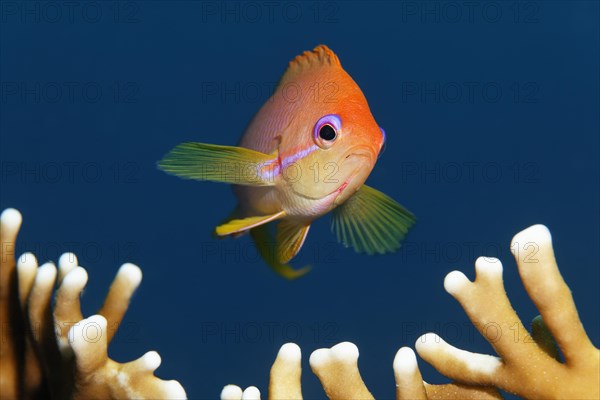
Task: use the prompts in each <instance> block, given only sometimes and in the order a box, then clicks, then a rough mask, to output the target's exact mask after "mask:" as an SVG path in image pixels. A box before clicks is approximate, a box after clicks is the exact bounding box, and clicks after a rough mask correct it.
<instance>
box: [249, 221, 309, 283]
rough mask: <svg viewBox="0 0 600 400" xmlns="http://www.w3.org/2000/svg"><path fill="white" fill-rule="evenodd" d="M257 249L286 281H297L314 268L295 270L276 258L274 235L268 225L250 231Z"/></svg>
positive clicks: (306, 267) (307, 267)
mask: <svg viewBox="0 0 600 400" xmlns="http://www.w3.org/2000/svg"><path fill="white" fill-rule="evenodd" d="M250 235H252V239H254V243H255V244H256V248H257V250H258V252H259V253H260V255H261V257H262V258H263V259H264V260H265V262H266V263H267V265H268V266H269V267H271V269H272V270H273V271H275V273H276V274H277V275H279V276H282V277H284V278H286V279H297V278H300V277H301V276H303V275H304V274H306V273H307V272H308V271H310V269H311V268H312V267H311V266H310V265H307V266H304V267H302V268H299V269H294V268H292V266H290V265H289V264H283V263H280V262H279V261H278V260H277V257H276V256H275V252H276V249H275V247H276V245H275V240H274V238H273V235H272V234H271V232H270V231H269V226H268V224H265V225H260V226H257V227H256V228H253V229H251V230H250Z"/></svg>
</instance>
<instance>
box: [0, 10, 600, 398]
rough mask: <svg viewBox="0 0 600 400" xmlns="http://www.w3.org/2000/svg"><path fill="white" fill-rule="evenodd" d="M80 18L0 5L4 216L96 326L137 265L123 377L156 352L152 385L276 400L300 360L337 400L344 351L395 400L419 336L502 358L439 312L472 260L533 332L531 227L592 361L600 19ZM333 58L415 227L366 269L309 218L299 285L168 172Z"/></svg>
mask: <svg viewBox="0 0 600 400" xmlns="http://www.w3.org/2000/svg"><path fill="white" fill-rule="evenodd" d="M69 4H70V3H60V2H50V3H46V2H42V3H34V2H25V3H20V2H14V1H8V0H7V1H2V3H0V10H1V15H0V16H1V18H2V20H1V27H0V33H1V38H0V46H1V47H0V51H1V55H0V73H1V84H2V87H1V122H0V127H1V148H0V156H1V161H2V163H1V168H0V184H1V193H0V195H1V198H0V206H1V207H2V208H6V207H16V208H18V209H19V210H21V212H22V213H23V216H24V225H23V228H22V231H21V235H20V244H19V250H20V251H27V250H32V251H34V252H35V253H37V254H38V255H39V258H40V261H46V260H49V259H53V260H56V259H57V258H58V255H59V254H60V253H62V252H63V251H68V250H73V251H75V252H76V253H77V254H78V255H79V257H80V263H81V264H82V265H83V266H85V267H86V268H87V269H88V272H89V275H90V283H89V285H88V288H87V289H86V292H85V294H84V297H83V299H84V300H83V301H84V305H85V311H86V313H87V314H91V313H93V312H95V310H96V309H97V307H98V306H99V305H100V304H101V301H102V298H103V296H104V293H105V290H106V288H107V287H108V285H109V283H110V281H111V279H112V277H113V275H114V273H115V271H116V270H117V268H118V266H119V265H120V264H121V263H123V262H126V261H130V262H134V263H137V264H138V265H140V266H141V268H142V269H143V271H144V280H143V282H142V286H141V288H140V289H139V291H138V292H137V293H136V295H135V297H134V299H133V302H132V304H131V308H130V310H129V312H128V314H127V317H126V319H125V321H124V323H123V326H122V328H121V334H120V335H119V336H117V337H116V339H115V341H114V343H113V344H112V346H111V348H110V353H111V355H112V357H113V358H114V359H116V360H118V361H126V360H131V359H133V358H137V357H139V356H140V355H142V354H143V353H144V352H145V351H147V350H151V349H154V350H157V351H158V352H159V353H160V354H161V356H162V359H163V365H162V366H161V367H160V369H159V370H158V375H159V376H160V377H163V378H175V379H178V380H179V381H180V382H181V383H182V384H183V386H184V387H185V388H186V390H187V393H188V395H189V397H190V398H215V397H216V396H217V395H218V394H219V392H220V390H221V388H222V386H223V385H225V384H227V383H236V384H239V385H242V386H248V385H257V386H258V387H259V388H260V389H261V390H262V392H263V397H266V388H267V382H268V375H269V369H270V366H271V363H272V361H273V360H274V357H275V355H276V353H277V350H278V349H279V347H280V346H281V345H282V344H283V343H285V342H287V341H294V342H296V343H298V344H299V345H300V346H301V348H302V350H303V367H304V371H305V372H304V377H303V381H304V395H305V397H306V398H323V397H324V393H323V391H322V389H321V386H320V385H319V383H318V380H317V378H316V377H315V376H314V375H313V374H312V373H311V372H310V367H309V365H308V356H309V355H310V353H311V352H312V351H313V350H315V349H317V348H320V347H329V346H331V345H333V344H335V343H337V342H341V341H346V340H349V341H352V342H354V343H356V344H357V345H358V346H359V349H360V351H361V355H360V360H359V365H360V368H361V372H362V375H363V378H364V379H365V381H366V383H367V385H368V386H369V388H370V390H371V391H372V392H373V394H374V395H375V396H376V397H379V398H390V397H392V396H393V393H394V380H393V373H392V368H391V365H392V360H393V357H394V355H395V353H396V351H397V350H398V349H399V348H400V347H401V346H404V345H409V346H411V347H414V341H415V340H416V338H417V337H418V336H419V335H420V334H422V333H425V332H427V331H435V332H438V333H441V334H442V336H444V337H446V338H447V339H448V340H449V341H450V342H451V343H453V344H455V345H457V346H459V347H462V348H466V349H469V350H473V351H480V352H491V351H492V350H491V347H490V346H489V344H487V343H486V342H485V341H484V340H483V339H481V337H480V336H479V335H478V334H477V333H476V332H474V331H473V329H472V327H471V326H470V324H469V323H468V319H467V317H466V316H465V314H464V313H463V312H462V310H461V308H460V306H459V305H458V304H457V303H456V302H455V301H454V300H453V299H452V298H451V297H450V296H449V295H448V294H447V293H445V291H444V289H443V286H442V283H443V278H444V276H445V275H446V274H447V273H448V272H450V271H451V270H453V269H460V270H462V271H464V272H465V273H466V274H467V275H468V276H469V277H471V278H472V277H473V262H474V260H475V258H476V257H477V256H479V255H494V256H499V257H500V258H501V259H502V261H503V262H504V267H505V284H506V287H507V291H508V294H509V296H510V298H511V300H512V302H513V306H514V307H515V308H516V309H517V311H518V313H519V315H520V316H521V317H522V318H523V320H525V321H528V320H530V319H531V318H533V317H534V316H535V315H537V312H536V310H535V308H534V306H533V305H532V303H531V301H530V300H529V298H528V297H527V294H526V293H525V291H524V289H523V286H522V284H521V282H520V279H519V277H518V273H517V271H516V266H515V262H514V260H513V259H512V256H511V255H510V252H509V243H510V239H511V238H512V236H513V235H514V234H516V233H517V232H518V231H520V230H521V229H523V228H525V227H527V226H529V225H532V224H535V223H543V224H546V225H547V226H548V227H549V228H550V230H551V231H552V233H553V238H554V243H555V250H556V254H557V258H558V262H559V266H560V268H561V273H562V274H563V276H564V278H565V280H566V281H567V283H568V284H569V286H570V288H571V289H572V291H573V295H574V298H575V301H576V302H577V305H578V309H579V313H580V316H581V319H582V321H583V323H584V325H585V327H586V329H587V331H588V333H589V335H590V336H591V338H592V340H593V342H594V343H595V344H596V345H598V344H599V343H600V321H599V319H598V309H599V303H600V298H599V296H600V295H599V291H598V286H599V281H600V279H599V268H598V266H599V265H600V263H599V260H600V258H599V250H598V248H599V247H598V243H600V237H599V231H600V229H599V227H600V221H599V207H598V204H599V181H600V179H599V178H600V157H599V137H600V135H599V131H600V130H599V110H600V105H599V74H598V71H599V67H600V66H599V53H598V50H599V43H598V41H599V30H598V21H599V18H598V16H599V7H598V3H597V2H595V1H572V2H566V1H564V2H563V1H533V2H512V1H491V2H484V3H480V4H478V5H469V4H470V3H468V2H437V1H431V2H426V3H421V2H413V1H400V2H381V3H371V2H369V3H367V2H328V3H313V2H284V3H282V4H280V5H277V6H273V5H271V3H269V2H261V1H259V2H251V3H242V2H229V3H220V2H201V1H173V2H166V1H138V2H113V1H107V2H83V3H81V4H79V5H77V6H73V5H69ZM319 43H325V44H327V45H329V46H330V47H331V48H332V49H333V50H334V51H335V52H336V53H337V54H338V56H339V57H340V60H341V62H342V65H343V66H344V68H345V69H346V70H347V71H348V72H349V73H350V75H351V76H352V77H353V78H354V79H355V80H356V82H357V83H358V84H359V85H360V87H361V88H362V90H363V91H364V93H365V95H366V97H367V99H368V100H369V103H370V106H371V109H372V112H373V115H374V116H375V118H376V120H377V121H378V123H379V124H380V125H381V126H382V127H384V128H385V130H386V132H387V138H388V141H387V148H386V151H385V153H384V154H383V156H382V157H381V158H380V159H379V161H378V163H377V165H376V167H375V170H374V172H373V173H372V175H371V177H370V178H369V184H370V185H371V186H374V187H376V188H378V189H379V190H381V191H383V192H385V193H387V194H389V195H390V196H392V197H394V198H395V199H397V200H398V201H399V202H400V203H402V204H403V205H405V206H406V207H407V208H408V209H410V210H411V211H412V212H414V213H415V214H416V215H417V217H418V223H417V225H416V226H415V228H414V229H413V230H412V231H411V232H410V235H409V236H408V238H407V242H406V244H405V246H404V248H403V249H402V250H400V251H399V252H397V253H395V254H392V255H385V256H377V257H370V256H366V255H356V254H355V253H354V252H353V251H352V250H349V249H344V248H343V247H342V246H340V245H338V244H337V243H335V239H334V236H333V235H332V234H331V233H330V231H329V225H328V221H326V220H327V218H325V219H324V220H319V221H317V222H316V223H315V224H314V226H313V228H312V229H311V232H310V235H309V238H308V240H307V243H306V244H305V246H304V249H303V251H302V254H301V256H300V262H297V263H296V264H297V265H302V264H303V262H311V263H312V264H314V265H315V267H314V269H313V271H312V272H311V273H310V274H309V275H307V276H306V277H304V278H302V279H300V280H297V281H293V282H289V281H284V280H282V279H281V278H279V277H277V276H276V275H274V274H273V273H272V272H271V271H270V270H269V269H268V267H267V266H266V265H264V264H263V262H262V261H260V260H259V259H258V257H257V256H256V253H255V251H254V250H253V247H252V244H251V242H250V239H249V238H247V237H245V238H241V239H239V240H237V241H233V240H224V241H216V240H214V239H213V238H212V236H211V231H212V229H213V227H214V226H215V225H216V224H217V223H219V222H220V221H221V220H222V219H223V218H224V217H225V216H226V215H227V214H228V213H229V212H230V210H231V209H232V208H233V206H234V204H235V202H234V197H233V195H232V194H231V191H230V189H229V188H228V187H227V186H226V185H220V184H214V183H201V182H193V181H184V180H180V179H177V178H175V177H172V176H168V175H166V174H164V173H163V172H161V171H159V170H157V169H156V167H155V163H156V161H157V160H158V159H159V158H161V157H162V156H163V155H164V154H165V153H166V152H167V151H168V150H169V149H171V148H172V147H173V146H174V145H176V144H178V143H180V142H183V141H190V140H191V141H201V142H212V143H219V144H231V145H232V144H235V143H236V142H237V140H238V138H239V136H240V135H241V133H242V132H243V129H244V127H245V126H246V124H247V123H248V121H249V119H250V118H251V117H252V116H253V115H254V113H255V112H256V111H257V110H258V108H259V107H260V106H261V104H262V103H263V102H264V101H265V100H266V99H267V98H268V97H269V95H270V93H271V91H272V90H273V87H274V84H275V83H276V82H277V80H278V79H279V77H280V75H281V74H282V72H283V71H284V69H285V67H286V65H287V62H288V61H289V60H290V59H291V58H293V57H294V56H295V55H297V54H299V53H300V52H302V51H304V50H308V49H311V48H313V47H314V46H315V45H317V44H319ZM420 366H421V368H422V372H423V376H424V379H425V380H427V381H428V382H434V383H437V382H445V381H446V379H445V378H443V377H441V376H440V375H438V374H437V373H436V372H435V371H434V370H433V369H432V368H431V367H429V366H428V365H427V364H426V363H425V362H423V361H422V360H420Z"/></svg>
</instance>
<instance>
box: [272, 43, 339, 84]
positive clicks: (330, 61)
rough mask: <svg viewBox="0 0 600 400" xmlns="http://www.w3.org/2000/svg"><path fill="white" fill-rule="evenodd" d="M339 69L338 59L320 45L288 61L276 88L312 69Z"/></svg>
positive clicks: (328, 49)
mask: <svg viewBox="0 0 600 400" xmlns="http://www.w3.org/2000/svg"><path fill="white" fill-rule="evenodd" d="M332 66H333V67H341V66H342V64H340V60H339V58H338V57H337V56H336V55H335V53H334V52H333V51H332V50H331V49H330V48H329V47H327V46H325V45H324V44H320V45H318V46H317V47H315V48H314V49H313V50H312V51H305V52H304V53H302V54H300V55H299V56H296V57H295V58H294V59H293V60H292V61H290V63H289V65H288V68H287V70H286V71H285V73H284V74H283V76H282V77H281V79H280V80H279V84H278V85H277V87H280V86H282V85H284V84H286V83H289V82H293V81H295V80H297V78H298V76H299V75H300V74H302V73H303V72H307V71H309V70H311V69H314V68H322V67H332Z"/></svg>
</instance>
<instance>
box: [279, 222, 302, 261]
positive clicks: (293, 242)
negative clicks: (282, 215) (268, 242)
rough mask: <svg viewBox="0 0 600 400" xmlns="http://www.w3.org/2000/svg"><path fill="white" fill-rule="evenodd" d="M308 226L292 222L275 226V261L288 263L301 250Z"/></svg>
mask: <svg viewBox="0 0 600 400" xmlns="http://www.w3.org/2000/svg"><path fill="white" fill-rule="evenodd" d="M309 228H310V225H306V224H301V223H298V222H294V221H281V222H279V224H278V225H277V236H276V237H277V259H278V260H279V262H280V263H282V264H285V263H287V262H289V261H290V260H291V259H292V258H294V256H295V255H296V254H298V252H299V251H300V249H301V248H302V245H303V244H304V239H306V235H307V234H308V229H309Z"/></svg>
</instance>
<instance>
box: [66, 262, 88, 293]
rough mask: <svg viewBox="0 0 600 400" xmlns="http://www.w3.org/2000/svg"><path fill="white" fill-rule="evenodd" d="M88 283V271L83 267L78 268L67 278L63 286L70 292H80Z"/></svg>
mask: <svg viewBox="0 0 600 400" xmlns="http://www.w3.org/2000/svg"><path fill="white" fill-rule="evenodd" d="M87 281H88V274H87V271H86V270H85V269H84V268H82V267H77V268H75V269H74V270H72V271H71V272H69V273H68V274H67V276H65V278H64V280H63V283H62V286H63V287H64V288H65V289H68V290H70V291H71V290H74V291H78V290H81V289H83V287H84V286H85V285H86V283H87Z"/></svg>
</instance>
